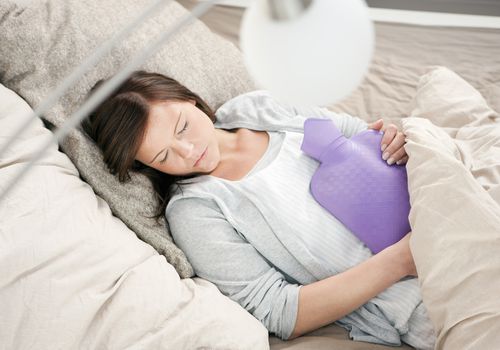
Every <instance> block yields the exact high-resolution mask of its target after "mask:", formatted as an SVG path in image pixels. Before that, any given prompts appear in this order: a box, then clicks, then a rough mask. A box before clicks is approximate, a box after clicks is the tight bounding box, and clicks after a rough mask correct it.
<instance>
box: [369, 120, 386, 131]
mask: <svg viewBox="0 0 500 350" xmlns="http://www.w3.org/2000/svg"><path fill="white" fill-rule="evenodd" d="M383 126H384V120H383V119H378V120H376V121H374V122H373V123H370V124H368V129H373V130H379V131H380V129H381V128H382V127H383Z"/></svg>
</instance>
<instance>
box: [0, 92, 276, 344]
mask: <svg viewBox="0 0 500 350" xmlns="http://www.w3.org/2000/svg"><path fill="white" fill-rule="evenodd" d="M30 111H31V109H30V107H29V106H28V104H27V103H25V102H24V101H23V100H22V99H21V98H20V97H19V96H17V95H16V94H15V93H14V92H12V91H11V90H9V89H7V88H5V87H4V86H3V85H0V148H1V147H2V144H3V142H5V140H6V139H7V137H8V135H10V134H11V133H12V132H13V131H14V130H15V129H17V127H18V126H19V125H20V124H21V123H23V121H24V120H25V119H26V117H27V116H28V113H30ZM50 137H51V132H50V131H49V130H48V129H46V128H45V127H44V126H43V124H42V122H41V120H39V119H37V120H36V123H34V124H32V125H31V126H30V127H29V129H28V130H27V131H26V133H25V134H24V135H23V136H22V137H21V138H18V139H17V140H16V143H15V144H14V145H13V146H12V147H11V148H10V149H9V151H8V152H7V153H6V154H5V155H4V156H3V157H2V158H0V191H1V190H3V188H4V185H5V184H8V183H9V182H10V181H11V179H12V178H13V177H14V176H15V175H16V174H17V172H18V171H19V170H20V169H21V168H22V167H23V166H24V165H25V164H26V163H27V162H28V161H29V159H30V157H32V156H33V155H34V154H35V153H36V152H37V151H38V150H39V148H40V147H41V145H42V144H43V143H45V142H47V140H49V139H50ZM0 310H1V312H0V324H1V327H0V349H18V350H19V349H125V348H133V349H167V348H168V349H197V348H206V349H249V350H250V349H268V348H269V344H268V333H267V330H266V329H265V328H264V326H263V325H262V324H261V323H260V322H259V321H258V320H257V319H255V318H254V317H253V316H251V315H250V314H249V313H248V312H247V311H245V310H244V309H243V308H242V307H240V306H239V305H238V304H237V303H235V302H233V301H232V300H230V299H229V298H227V297H225V296H223V295H222V294H221V293H220V292H219V290H218V289H217V288H216V287H215V286H214V285H213V284H211V283H209V282H207V281H204V280H202V279H199V278H194V279H183V280H181V279H180V278H179V275H178V274H177V273H176V271H175V269H174V268H173V267H172V266H171V265H170V264H168V263H167V261H166V260H165V257H164V256H161V255H159V254H158V253H157V252H156V251H155V250H154V249H153V248H152V247H151V246H150V245H148V244H146V243H144V242H143V241H141V240H139V239H138V238H137V237H136V236H135V234H134V233H133V232H132V231H131V230H130V229H129V228H127V226H126V225H125V224H124V223H123V222H122V221H120V220H119V219H118V218H116V217H114V216H113V215H112V213H111V211H110V209H109V206H108V205H107V204H106V202H105V201H104V200H102V199H101V198H100V197H98V196H96V195H95V194H94V192H93V191H92V188H91V187H90V186H89V185H88V184H86V183H85V182H83V181H82V180H81V179H80V178H79V174H78V171H77V169H76V168H75V167H74V166H73V164H72V163H71V161H70V160H69V158H68V157H67V156H66V155H65V154H63V153H61V152H59V151H58V149H57V145H56V144H53V145H52V146H51V148H50V151H49V152H48V153H47V155H46V157H45V158H43V159H42V160H41V161H40V162H39V164H38V165H36V166H35V167H34V168H33V169H32V170H31V171H30V173H29V174H28V175H27V177H25V178H24V179H23V180H22V181H21V183H20V184H19V185H18V186H17V187H16V188H15V189H14V190H13V191H12V192H10V194H9V195H8V197H7V198H5V199H4V200H2V201H1V202H0Z"/></svg>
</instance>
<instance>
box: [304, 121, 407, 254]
mask: <svg viewBox="0 0 500 350" xmlns="http://www.w3.org/2000/svg"><path fill="white" fill-rule="evenodd" d="M382 137H383V132H381V131H377V130H371V129H369V130H365V131H362V132H360V133H358V134H356V135H354V136H352V137H351V138H346V137H345V136H344V135H343V134H342V133H341V132H340V130H339V129H338V128H337V127H336V126H335V124H334V123H333V121H331V120H329V119H317V118H309V119H307V120H306V121H305V123H304V139H303V141H302V146H301V150H302V151H303V152H305V153H306V154H307V155H308V156H310V157H312V158H314V159H316V160H317V161H319V162H320V165H319V167H318V169H317V170H316V172H315V173H314V175H313V177H312V180H311V184H310V189H311V193H312V195H313V197H314V198H315V200H316V201H317V202H318V203H319V204H320V205H321V206H322V207H324V208H325V209H326V210H328V211H329V212H330V213H331V214H332V215H334V216H335V217H336V218H337V219H338V220H339V221H341V222H342V223H343V224H344V225H345V226H346V227H347V228H348V229H349V230H351V231H352V232H353V233H354V234H355V235H356V236H357V237H358V238H359V239H360V240H361V241H362V242H364V243H365V244H366V246H367V247H368V248H369V249H370V250H371V251H372V253H374V254H376V253H378V252H380V251H381V250H383V249H384V248H386V247H388V246H390V245H392V244H394V243H396V242H397V241H399V240H400V239H401V238H403V237H404V236H405V235H406V234H407V233H408V232H410V231H411V227H410V223H409V221H408V216H409V213H410V200H409V193H408V182H407V174H406V167H405V166H404V165H396V164H394V165H388V164H387V163H386V161H384V160H383V159H382V151H381V150H380V143H381V141H382Z"/></svg>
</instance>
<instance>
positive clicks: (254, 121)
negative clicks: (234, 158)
mask: <svg viewBox="0 0 500 350" xmlns="http://www.w3.org/2000/svg"><path fill="white" fill-rule="evenodd" d="M216 117H217V120H218V125H219V126H220V127H221V128H227V129H230V128H233V127H246V128H249V129H257V128H256V127H258V126H266V127H265V129H268V128H269V127H270V126H271V127H272V126H273V125H274V126H279V125H283V124H287V125H293V126H294V127H296V128H298V129H301V130H303V124H304V119H307V118H312V117H314V118H328V119H331V120H332V121H333V122H334V123H335V125H336V126H337V127H338V128H339V130H340V131H341V132H342V133H343V134H344V136H346V137H351V136H353V135H355V134H357V133H359V132H361V131H364V130H366V129H367V128H368V124H367V123H366V121H364V120H363V119H361V118H359V117H356V116H351V115H350V114H347V113H337V112H333V111H330V110H329V109H327V108H326V107H297V106H293V105H290V104H286V103H283V102H278V101H277V100H276V99H274V98H273V97H272V96H271V94H270V93H269V92H268V91H266V90H256V91H251V92H247V93H245V94H242V95H239V96H236V97H234V98H233V99H231V100H229V101H227V102H226V103H224V104H223V105H222V106H221V107H220V108H219V109H218V110H217V112H216Z"/></svg>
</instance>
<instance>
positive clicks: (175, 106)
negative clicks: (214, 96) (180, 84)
mask: <svg viewBox="0 0 500 350" xmlns="http://www.w3.org/2000/svg"><path fill="white" fill-rule="evenodd" d="M201 156H202V158H201V159H200V157H201ZM135 159H136V160H138V161H140V162H141V163H143V164H145V165H147V166H150V167H152V168H155V169H157V170H159V171H161V172H164V173H167V174H171V175H190V174H194V173H210V172H211V171H213V170H214V169H215V168H216V166H217V165H218V163H219V161H220V154H219V145H218V142H217V139H216V137H215V127H214V124H213V122H212V121H211V120H210V118H209V117H208V116H207V115H206V114H205V113H204V112H203V111H202V110H200V109H199V108H198V107H196V105H195V101H189V102H187V101H177V100H172V101H162V102H158V103H155V104H152V105H151V110H150V114H149V117H148V122H147V126H146V133H145V135H144V139H143V140H142V142H141V145H140V147H139V150H138V152H137V154H136V157H135Z"/></svg>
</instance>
